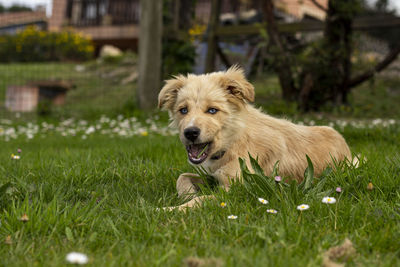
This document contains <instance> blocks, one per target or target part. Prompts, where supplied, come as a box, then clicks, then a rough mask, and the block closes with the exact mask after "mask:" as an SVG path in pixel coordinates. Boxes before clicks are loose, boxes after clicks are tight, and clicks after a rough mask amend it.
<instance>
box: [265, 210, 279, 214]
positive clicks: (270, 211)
mask: <svg viewBox="0 0 400 267" xmlns="http://www.w3.org/2000/svg"><path fill="white" fill-rule="evenodd" d="M267 212H268V213H272V214H276V213H278V211H277V210H274V209H268V210H267Z"/></svg>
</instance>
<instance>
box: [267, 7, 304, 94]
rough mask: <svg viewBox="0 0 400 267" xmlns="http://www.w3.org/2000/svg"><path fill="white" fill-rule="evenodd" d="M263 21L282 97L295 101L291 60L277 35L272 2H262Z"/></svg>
mask: <svg viewBox="0 0 400 267" xmlns="http://www.w3.org/2000/svg"><path fill="white" fill-rule="evenodd" d="M263 9H264V19H265V21H266V22H267V32H268V37H269V42H270V52H271V54H272V55H273V57H274V68H275V71H276V73H277V74H278V77H279V82H280V84H281V87H282V97H283V99H285V100H286V101H294V100H297V94H298V90H297V88H296V87H295V83H294V75H293V72H292V64H293V63H292V62H291V61H292V59H291V58H290V55H289V53H288V52H287V51H286V48H285V47H284V41H283V40H282V38H281V35H280V34H279V31H278V27H277V25H276V22H275V17H274V4H273V2H272V0H265V2H264V6H263Z"/></svg>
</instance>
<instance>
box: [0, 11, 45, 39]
mask: <svg viewBox="0 0 400 267" xmlns="http://www.w3.org/2000/svg"><path fill="white" fill-rule="evenodd" d="M28 26H36V27H37V28H38V29H41V30H46V29H47V17H46V10H45V9H44V8H41V7H40V8H38V9H37V10H35V11H23V12H8V13H2V14H0V35H2V34H16V33H17V32H18V31H21V30H24V29H25V28H26V27H28Z"/></svg>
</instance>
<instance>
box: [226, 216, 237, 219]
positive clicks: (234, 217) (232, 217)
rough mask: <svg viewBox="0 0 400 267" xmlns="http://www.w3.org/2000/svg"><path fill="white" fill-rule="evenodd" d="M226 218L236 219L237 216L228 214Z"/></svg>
mask: <svg viewBox="0 0 400 267" xmlns="http://www.w3.org/2000/svg"><path fill="white" fill-rule="evenodd" d="M228 219H229V220H236V219H237V216H236V215H229V216H228Z"/></svg>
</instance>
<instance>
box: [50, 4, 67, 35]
mask: <svg viewBox="0 0 400 267" xmlns="http://www.w3.org/2000/svg"><path fill="white" fill-rule="evenodd" d="M66 14H67V0H53V10H52V15H51V18H50V20H49V30H50V31H59V30H61V28H62V27H63V26H64V25H65V24H66V21H65V19H66Z"/></svg>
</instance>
